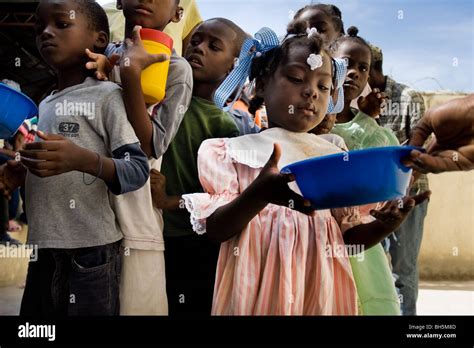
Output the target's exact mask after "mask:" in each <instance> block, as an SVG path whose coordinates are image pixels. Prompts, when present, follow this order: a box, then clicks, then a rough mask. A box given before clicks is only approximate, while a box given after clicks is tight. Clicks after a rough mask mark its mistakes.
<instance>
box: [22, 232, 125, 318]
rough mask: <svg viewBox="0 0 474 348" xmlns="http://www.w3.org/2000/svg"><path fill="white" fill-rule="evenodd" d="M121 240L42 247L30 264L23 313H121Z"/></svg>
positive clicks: (52, 314)
mask: <svg viewBox="0 0 474 348" xmlns="http://www.w3.org/2000/svg"><path fill="white" fill-rule="evenodd" d="M120 243H121V241H118V242H115V243H111V244H106V245H101V246H96V247H89V248H78V249H39V251H38V257H37V260H36V261H33V260H31V261H30V263H29V265H28V275H27V277H26V286H25V292H24V293H23V299H22V301H21V309H20V315H25V316H35V317H57V316H68V315H80V316H93V315H119V314H120V304H119V284H120V271H121V255H120Z"/></svg>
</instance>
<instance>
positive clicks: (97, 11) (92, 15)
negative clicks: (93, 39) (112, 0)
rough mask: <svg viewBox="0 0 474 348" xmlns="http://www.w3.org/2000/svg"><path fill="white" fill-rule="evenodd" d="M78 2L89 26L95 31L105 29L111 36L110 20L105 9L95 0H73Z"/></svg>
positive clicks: (108, 36)
mask: <svg viewBox="0 0 474 348" xmlns="http://www.w3.org/2000/svg"><path fill="white" fill-rule="evenodd" d="M73 2H74V3H75V4H77V10H78V11H79V12H81V13H83V14H84V15H85V16H86V18H87V22H88V23H89V28H90V29H91V30H93V31H96V32H99V31H103V32H105V33H106V34H107V38H110V29H109V20H108V19H107V14H106V13H105V10H104V9H103V8H102V6H100V5H99V4H98V3H97V2H96V1H95V0H73Z"/></svg>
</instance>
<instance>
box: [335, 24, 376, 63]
mask: <svg viewBox="0 0 474 348" xmlns="http://www.w3.org/2000/svg"><path fill="white" fill-rule="evenodd" d="M358 34H359V29H358V28H357V27H354V26H351V27H349V28H348V29H347V35H344V36H341V37H340V38H338V39H337V40H336V41H334V42H332V43H331V44H330V45H329V50H330V51H331V53H334V52H336V51H337V50H338V48H339V46H341V44H342V43H343V42H345V41H351V42H355V43H357V44H359V45H362V46H365V47H367V49H368V50H369V52H370V61H371V63H372V61H373V59H372V49H371V48H370V45H369V43H368V42H367V41H365V40H364V39H363V38H362V37H360V36H359V35H358Z"/></svg>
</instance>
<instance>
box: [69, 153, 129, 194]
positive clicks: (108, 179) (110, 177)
mask: <svg viewBox="0 0 474 348" xmlns="http://www.w3.org/2000/svg"><path fill="white" fill-rule="evenodd" d="M80 151H81V156H80V157H79V158H80V160H78V163H77V170H78V171H80V172H83V173H87V174H90V175H92V176H98V177H99V178H100V179H102V180H103V181H104V182H105V183H107V184H108V185H109V186H113V187H117V186H119V185H120V183H119V180H118V177H117V174H116V170H115V163H114V161H113V160H112V159H111V158H108V157H104V156H100V161H101V162H102V164H101V163H100V162H99V155H97V153H95V152H93V151H90V150H87V149H84V148H81V150H80ZM101 167H102V170H100V169H101Z"/></svg>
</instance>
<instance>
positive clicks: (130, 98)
mask: <svg viewBox="0 0 474 348" xmlns="http://www.w3.org/2000/svg"><path fill="white" fill-rule="evenodd" d="M140 76H141V72H140V71H138V70H137V69H131V68H127V69H122V70H121V71H120V78H121V80H122V87H123V101H124V104H125V109H126V111H127V118H128V120H129V121H130V124H131V125H132V127H133V129H134V131H135V133H136V135H137V137H138V139H139V140H140V144H141V148H142V150H143V152H144V153H145V154H146V155H147V156H148V157H151V156H153V154H154V151H153V125H152V121H151V117H150V114H148V111H147V109H146V105H145V99H144V98H143V92H142V86H141V82H140Z"/></svg>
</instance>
